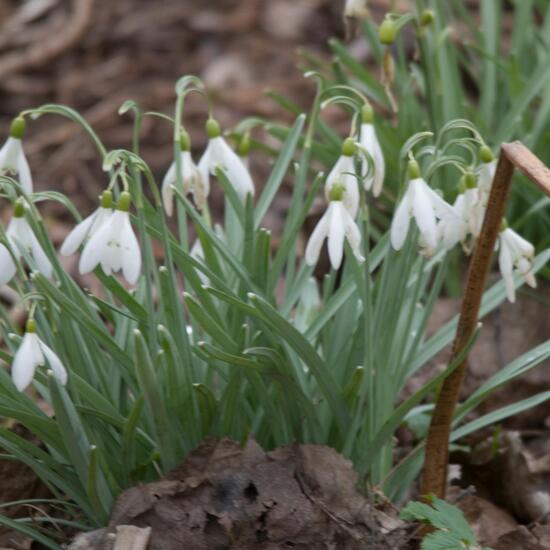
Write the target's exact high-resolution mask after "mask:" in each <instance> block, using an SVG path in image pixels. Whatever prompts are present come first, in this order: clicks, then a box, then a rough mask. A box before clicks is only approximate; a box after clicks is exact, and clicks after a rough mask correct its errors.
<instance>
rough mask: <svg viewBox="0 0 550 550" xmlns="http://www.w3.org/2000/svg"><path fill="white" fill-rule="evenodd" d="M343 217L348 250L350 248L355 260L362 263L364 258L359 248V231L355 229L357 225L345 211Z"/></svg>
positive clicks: (357, 228)
mask: <svg viewBox="0 0 550 550" xmlns="http://www.w3.org/2000/svg"><path fill="white" fill-rule="evenodd" d="M343 217H344V224H345V233H346V238H347V239H348V243H349V245H350V248H351V250H352V252H353V254H354V256H355V257H356V258H357V261H359V262H364V261H365V258H364V256H363V254H362V253H361V248H360V247H361V231H360V230H359V227H357V224H356V223H355V221H354V220H353V218H352V217H351V216H350V215H349V213H348V212H347V211H345V210H344V212H343Z"/></svg>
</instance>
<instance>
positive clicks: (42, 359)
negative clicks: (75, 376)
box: [11, 319, 67, 392]
mask: <svg viewBox="0 0 550 550" xmlns="http://www.w3.org/2000/svg"><path fill="white" fill-rule="evenodd" d="M46 364H47V365H48V366H49V367H50V368H51V369H52V372H53V375H54V376H55V377H56V378H57V379H58V380H59V382H61V384H63V385H65V384H66V383H67V371H66V370H65V367H64V366H63V363H62V362H61V360H60V359H59V357H58V356H57V355H56V354H55V352H54V351H53V350H52V349H51V348H49V347H48V346H47V345H46V344H45V343H44V342H42V340H41V339H40V338H39V336H38V334H36V324H35V322H34V320H32V319H29V321H27V327H26V332H25V336H23V340H22V341H21V345H20V346H19V349H18V350H17V352H16V354H15V356H14V358H13V364H12V366H11V377H12V380H13V383H14V384H15V387H16V388H17V389H18V390H19V391H20V392H22V391H25V389H27V387H28V385H29V384H30V383H31V382H32V379H33V378H34V373H35V372H36V369H37V367H41V366H46Z"/></svg>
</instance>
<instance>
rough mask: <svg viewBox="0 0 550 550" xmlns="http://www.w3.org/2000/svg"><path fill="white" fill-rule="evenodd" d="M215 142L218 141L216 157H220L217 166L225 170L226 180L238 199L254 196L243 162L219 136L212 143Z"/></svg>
mask: <svg viewBox="0 0 550 550" xmlns="http://www.w3.org/2000/svg"><path fill="white" fill-rule="evenodd" d="M216 140H219V141H217V144H216V149H215V150H216V152H217V155H219V157H220V158H219V164H220V165H221V166H222V168H223V169H224V170H225V173H226V175H227V178H228V179H229V181H230V182H231V184H232V185H233V187H234V188H235V191H236V192H237V194H238V195H239V197H240V198H241V199H242V200H244V199H245V198H246V195H248V194H249V193H250V194H251V195H252V196H254V182H253V181H252V177H251V176H250V172H249V171H248V168H247V167H246V166H245V164H244V162H243V161H242V160H241V159H240V158H239V155H237V153H235V151H233V149H231V147H229V145H228V144H227V143H226V142H225V140H224V139H223V138H222V137H221V136H220V137H217V138H214V139H213V140H212V141H216ZM217 160H218V159H217Z"/></svg>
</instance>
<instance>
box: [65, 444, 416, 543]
mask: <svg viewBox="0 0 550 550" xmlns="http://www.w3.org/2000/svg"><path fill="white" fill-rule="evenodd" d="M356 483H357V478H356V474H355V472H354V471H353V469H352V466H351V463H350V462H349V461H348V460H346V459H345V458H344V457H343V456H341V455H339V454H338V453H337V452H336V451H334V450H333V449H330V448H328V447H324V446H320V445H295V446H289V447H283V448H280V449H276V450H275V451H272V452H267V453H266V452H264V451H263V450H262V449H261V448H260V447H259V446H258V444H257V443H256V442H255V441H254V440H249V441H248V443H247V444H246V446H245V447H244V448H242V447H241V446H240V445H239V444H238V443H237V442H235V441H232V440H230V439H222V440H213V439H210V440H207V441H205V442H204V443H203V444H202V445H201V446H200V447H198V448H197V449H196V450H195V451H194V452H193V453H191V454H190V455H189V457H188V458H187V459H186V460H185V461H184V463H183V464H182V465H181V466H180V467H179V468H177V469H176V470H174V471H173V472H171V473H170V474H169V475H168V476H166V478H165V479H163V480H160V481H158V482H155V483H150V484H148V485H143V486H140V487H134V488H132V489H129V490H127V491H125V492H124V493H123V494H122V495H121V496H120V498H119V499H118V501H117V503H116V505H115V508H114V510H113V514H112V518H111V522H110V525H109V528H108V529H107V530H106V531H105V532H103V533H102V532H98V533H99V535H97V534H96V535H94V536H95V537H96V538H97V536H99V538H100V541H97V540H96V541H95V542H88V548H90V550H107V549H109V548H111V547H112V540H113V534H114V533H116V528H117V526H120V525H135V526H138V527H151V538H150V543H149V546H148V548H149V550H171V549H174V550H175V549H178V550H180V549H181V548H183V546H182V545H183V544H185V548H189V549H191V548H192V549H193V550H202V549H204V550H207V549H208V550H212V549H218V550H221V549H224V548H240V549H262V550H274V549H279V548H303V549H306V548H307V549H312V548H315V549H319V550H322V549H327V550H328V549H335V550H336V549H338V550H347V549H349V550H353V549H364V548H376V549H380V550H384V549H388V550H389V549H396V548H403V549H405V548H408V541H409V538H410V537H409V534H410V528H409V529H407V527H406V526H405V524H404V523H403V522H402V521H400V520H399V519H398V518H397V515H396V514H395V513H393V512H392V511H387V510H386V511H382V510H380V509H378V508H373V506H372V505H371V503H369V501H368V500H367V499H366V498H365V497H364V496H362V495H361V494H360V493H359V491H358V490H357V488H356ZM110 545H111V546H110ZM80 547H81V546H73V548H75V549H76V548H80Z"/></svg>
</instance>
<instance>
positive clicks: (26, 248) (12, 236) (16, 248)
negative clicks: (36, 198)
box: [6, 198, 53, 277]
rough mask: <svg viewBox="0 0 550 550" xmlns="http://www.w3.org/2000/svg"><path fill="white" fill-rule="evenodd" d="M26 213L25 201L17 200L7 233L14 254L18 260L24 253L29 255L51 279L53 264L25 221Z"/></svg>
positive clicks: (38, 267) (39, 269) (37, 266)
mask: <svg viewBox="0 0 550 550" xmlns="http://www.w3.org/2000/svg"><path fill="white" fill-rule="evenodd" d="M25 212H26V206H25V202H24V200H23V199H21V198H20V199H17V201H16V202H15V206H14V208H13V218H12V219H11V221H10V223H9V225H8V229H7V231H6V236H7V238H8V241H9V243H10V245H11V249H12V252H13V254H14V256H15V257H16V258H17V259H19V258H21V257H22V256H23V253H24V252H26V253H28V254H29V255H30V256H31V257H32V259H33V260H34V262H35V264H36V268H37V269H38V271H40V272H41V273H43V274H44V275H45V276H46V277H51V275H52V270H53V269H52V264H51V262H50V260H49V259H48V256H47V255H46V253H45V252H44V249H43V248H42V246H41V244H40V242H39V241H38V239H37V238H36V235H35V234H34V232H33V230H32V229H31V226H30V225H29V222H27V220H26V219H25ZM33 267H34V266H33Z"/></svg>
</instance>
